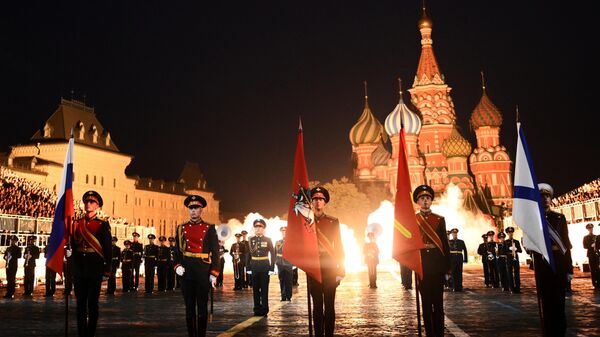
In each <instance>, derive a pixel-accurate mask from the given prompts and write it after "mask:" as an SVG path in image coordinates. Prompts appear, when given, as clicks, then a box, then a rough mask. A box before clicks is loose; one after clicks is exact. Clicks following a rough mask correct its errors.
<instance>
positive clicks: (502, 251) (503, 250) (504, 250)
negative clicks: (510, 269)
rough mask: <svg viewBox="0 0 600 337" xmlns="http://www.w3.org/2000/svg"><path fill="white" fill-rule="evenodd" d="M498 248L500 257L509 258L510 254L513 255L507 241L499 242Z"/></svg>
mask: <svg viewBox="0 0 600 337" xmlns="http://www.w3.org/2000/svg"><path fill="white" fill-rule="evenodd" d="M496 247H497V249H498V256H499V257H508V255H509V254H512V252H511V251H510V250H509V249H508V245H507V244H506V241H504V242H502V241H501V242H498V243H497V244H496Z"/></svg>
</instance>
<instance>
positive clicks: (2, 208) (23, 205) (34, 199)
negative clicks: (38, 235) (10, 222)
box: [0, 167, 56, 218]
mask: <svg viewBox="0 0 600 337" xmlns="http://www.w3.org/2000/svg"><path fill="white" fill-rule="evenodd" d="M55 206H56V193H55V192H53V191H52V190H50V189H48V188H47V187H45V186H44V185H42V184H40V183H37V182H33V181H30V180H27V179H25V178H21V177H19V176H17V175H16V174H15V173H14V172H12V171H11V170H9V169H8V168H5V167H0V214H15V215H27V216H31V217H35V218H37V217H48V218H50V217H52V216H53V215H54V208H55Z"/></svg>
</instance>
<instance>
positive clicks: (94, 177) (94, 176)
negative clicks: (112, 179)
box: [94, 176, 96, 185]
mask: <svg viewBox="0 0 600 337" xmlns="http://www.w3.org/2000/svg"><path fill="white" fill-rule="evenodd" d="M94 185H96V176H94Z"/></svg>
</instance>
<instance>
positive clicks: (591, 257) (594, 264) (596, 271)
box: [583, 223, 600, 289]
mask: <svg viewBox="0 0 600 337" xmlns="http://www.w3.org/2000/svg"><path fill="white" fill-rule="evenodd" d="M585 228H586V229H587V230H588V232H589V234H588V235H586V236H584V237H583V248H584V249H587V257H588V262H589V263H590V271H591V272H592V285H593V286H594V288H595V289H600V265H599V264H600V261H599V259H598V247H597V246H596V242H597V241H598V240H597V239H596V235H594V224H591V223H589V224H587V225H586V226H585Z"/></svg>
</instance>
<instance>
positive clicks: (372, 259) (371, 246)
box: [363, 242, 379, 264]
mask: <svg viewBox="0 0 600 337" xmlns="http://www.w3.org/2000/svg"><path fill="white" fill-rule="evenodd" d="M363 253H364V254H365V263H366V264H378V263H379V247H377V243H375V242H369V243H365V247H364V249H363Z"/></svg>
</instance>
